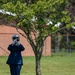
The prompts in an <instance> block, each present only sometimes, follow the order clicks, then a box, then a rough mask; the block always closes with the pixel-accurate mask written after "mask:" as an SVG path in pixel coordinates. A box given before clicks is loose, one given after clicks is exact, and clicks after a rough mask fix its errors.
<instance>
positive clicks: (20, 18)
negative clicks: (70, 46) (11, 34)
mask: <svg viewBox="0 0 75 75" xmlns="http://www.w3.org/2000/svg"><path fill="white" fill-rule="evenodd" d="M1 3H2V4H1V5H2V6H1V9H4V10H5V11H9V12H12V13H15V16H13V15H11V14H10V15H6V16H5V17H6V18H7V22H9V20H12V19H14V20H15V22H16V24H12V25H11V26H14V27H15V28H16V29H17V31H18V32H19V30H18V28H19V29H21V30H23V32H24V33H25V34H22V33H20V32H19V33H20V34H21V35H22V36H24V37H25V38H26V39H27V40H28V42H29V43H30V45H31V47H32V49H33V52H34V54H35V60H36V75H41V70H40V60H41V57H42V52H43V46H44V41H45V39H46V37H48V36H50V35H51V34H53V33H55V32H57V29H58V27H55V26H54V25H55V24H56V23H57V22H63V21H65V22H69V20H70V18H69V16H68V12H67V11H65V6H66V1H65V0H10V1H9V0H5V1H4V2H3V0H2V2H1ZM1 17H2V16H1ZM50 22H52V24H51V23H50ZM32 34H33V36H34V38H33V37H32Z"/></svg>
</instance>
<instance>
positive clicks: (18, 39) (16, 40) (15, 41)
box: [12, 34, 20, 44]
mask: <svg viewBox="0 0 75 75" xmlns="http://www.w3.org/2000/svg"><path fill="white" fill-rule="evenodd" d="M12 40H13V43H14V44H17V43H18V42H19V41H20V37H19V35H17V34H15V35H13V36H12Z"/></svg>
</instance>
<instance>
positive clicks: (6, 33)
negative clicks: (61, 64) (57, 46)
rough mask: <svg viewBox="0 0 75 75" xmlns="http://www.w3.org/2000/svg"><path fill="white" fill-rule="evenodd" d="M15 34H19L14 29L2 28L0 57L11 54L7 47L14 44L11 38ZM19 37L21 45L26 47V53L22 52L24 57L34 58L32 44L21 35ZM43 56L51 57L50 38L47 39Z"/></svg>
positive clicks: (0, 33) (0, 32) (0, 27)
mask: <svg viewBox="0 0 75 75" xmlns="http://www.w3.org/2000/svg"><path fill="white" fill-rule="evenodd" d="M20 31H21V30H20ZM21 32H22V31H21ZM13 34H19V33H18V32H17V31H16V29H15V28H14V27H8V26H4V25H1V26H0V56H3V55H9V53H10V52H9V51H8V50H7V47H8V45H9V44H11V43H12V39H11V37H12V35H13ZM19 36H20V42H21V44H23V46H24V47H25V51H23V52H22V55H23V56H34V53H33V50H32V48H31V46H30V44H29V43H28V41H27V39H25V38H24V37H23V36H21V35H20V34H19ZM43 55H44V56H49V55H51V38H50V37H47V39H46V41H45V46H44V51H43Z"/></svg>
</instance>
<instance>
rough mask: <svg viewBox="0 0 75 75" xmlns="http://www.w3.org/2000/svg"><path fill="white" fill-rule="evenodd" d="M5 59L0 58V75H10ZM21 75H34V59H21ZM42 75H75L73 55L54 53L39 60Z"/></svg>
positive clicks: (74, 54) (74, 58)
mask: <svg viewBox="0 0 75 75" xmlns="http://www.w3.org/2000/svg"><path fill="white" fill-rule="evenodd" d="M6 60H7V57H4V56H2V57H0V75H10V71H9V66H8V65H7V64H6ZM23 62H24V65H23V67H22V70H21V75H35V58H34V57H23ZM41 71H42V75H75V53H58V54H57V53H56V54H52V56H49V57H42V59H41Z"/></svg>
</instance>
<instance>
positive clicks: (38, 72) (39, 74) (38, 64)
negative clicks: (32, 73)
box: [35, 56, 41, 75]
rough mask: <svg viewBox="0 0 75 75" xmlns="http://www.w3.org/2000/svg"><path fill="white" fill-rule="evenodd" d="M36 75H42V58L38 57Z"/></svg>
mask: <svg viewBox="0 0 75 75" xmlns="http://www.w3.org/2000/svg"><path fill="white" fill-rule="evenodd" d="M35 60H36V75H41V69H40V57H39V56H36V57H35Z"/></svg>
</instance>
